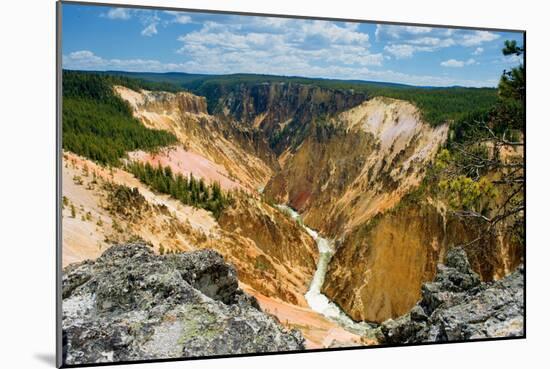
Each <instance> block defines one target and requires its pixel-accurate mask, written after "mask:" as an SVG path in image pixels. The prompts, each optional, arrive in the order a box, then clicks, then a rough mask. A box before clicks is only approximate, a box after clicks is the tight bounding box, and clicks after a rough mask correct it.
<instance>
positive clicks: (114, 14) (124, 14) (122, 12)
mask: <svg viewBox="0 0 550 369" xmlns="http://www.w3.org/2000/svg"><path fill="white" fill-rule="evenodd" d="M103 16H105V17H107V18H109V19H122V20H127V19H130V18H131V15H130V10H129V9H125V8H113V9H109V11H108V12H107V14H103Z"/></svg>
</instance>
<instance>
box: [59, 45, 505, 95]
mask: <svg viewBox="0 0 550 369" xmlns="http://www.w3.org/2000/svg"><path fill="white" fill-rule="evenodd" d="M267 55H269V54H267ZM247 57H249V55H245V56H239V54H238V53H234V54H232V55H231V56H227V57H226V58H224V60H221V61H219V60H215V59H213V60H205V61H204V62H198V61H195V60H190V61H187V62H185V63H162V62H160V61H158V60H150V59H105V58H102V57H100V56H97V55H95V54H94V53H93V52H91V51H89V50H80V51H75V52H72V53H70V54H68V55H63V68H66V69H80V70H124V71H129V72H187V73H202V72H205V71H207V72H209V73H234V72H235V70H232V69H231V68H230V67H229V68H228V67H227V65H225V64H224V63H226V62H227V61H231V60H233V61H238V62H242V61H244V59H246V58H247ZM285 63H289V64H288V65H290V66H291V67H290V68H287V64H285ZM247 65H248V66H249V67H248V69H246V70H243V71H242V72H248V73H266V70H268V71H269V73H271V74H279V75H299V76H305V77H323V78H339V79H350V76H353V78H354V79H362V80H371V81H382V82H399V83H408V84H411V85H422V86H450V85H461V86H472V87H484V86H492V87H494V86H496V84H497V83H498V79H493V80H468V79H457V78H452V77H447V76H429V75H413V74H406V73H402V72H395V71H392V70H371V69H369V68H367V67H356V66H338V65H334V64H333V65H329V66H325V67H322V66H312V65H310V64H308V63H307V62H304V60H302V59H300V58H299V57H296V56H291V55H286V56H285V55H278V56H276V57H274V59H273V62H272V63H271V64H270V65H268V66H267V69H266V66H264V65H260V64H256V63H248V64H247Z"/></svg>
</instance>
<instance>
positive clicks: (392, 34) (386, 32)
mask: <svg viewBox="0 0 550 369" xmlns="http://www.w3.org/2000/svg"><path fill="white" fill-rule="evenodd" d="M432 30H433V28H431V27H416V26H398V25H386V24H378V25H376V31H375V32H374V35H375V37H376V40H377V41H380V40H383V39H395V40H399V39H401V38H408V37H410V36H411V35H422V34H427V33H430V32H431V31H432Z"/></svg>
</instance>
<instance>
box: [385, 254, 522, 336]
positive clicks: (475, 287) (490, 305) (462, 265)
mask: <svg viewBox="0 0 550 369" xmlns="http://www.w3.org/2000/svg"><path fill="white" fill-rule="evenodd" d="M523 293H524V269H523V266H520V267H518V269H517V270H516V271H515V272H514V273H512V274H511V275H509V276H507V277H506V278H504V279H502V280H500V281H497V282H491V283H483V282H481V281H480V279H479V276H478V275H477V274H475V273H474V272H473V271H472V269H471V267H470V264H469V262H468V259H467V257H466V253H465V252H464V250H462V249H460V248H454V249H451V250H450V251H449V253H448V254H447V259H446V262H445V265H439V266H438V272H437V276H436V278H435V280H434V281H433V282H430V283H425V284H424V285H423V286H422V299H421V301H420V302H419V303H418V304H417V305H416V306H415V307H414V308H413V309H412V310H411V311H410V312H409V313H408V314H406V315H404V316H402V317H400V318H398V319H395V320H388V321H386V322H384V323H383V324H382V325H381V327H380V332H381V334H380V338H379V340H380V341H381V342H382V343H386V344H403V343H418V342H441V341H461V340H469V339H478V338H493V337H517V336H523V334H524V322H523V316H524V305H523V302H524V299H523Z"/></svg>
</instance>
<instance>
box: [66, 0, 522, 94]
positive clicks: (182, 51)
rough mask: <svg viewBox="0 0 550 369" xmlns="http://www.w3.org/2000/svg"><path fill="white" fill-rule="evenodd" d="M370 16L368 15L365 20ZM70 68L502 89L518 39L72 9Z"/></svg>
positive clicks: (446, 30)
mask: <svg viewBox="0 0 550 369" xmlns="http://www.w3.org/2000/svg"><path fill="white" fill-rule="evenodd" d="M364 16H365V17H368V14H365V15H364ZM62 19H63V34H62V39H63V41H62V42H63V44H62V48H63V59H62V60H63V68H67V69H83V70H124V71H140V72H187V73H207V74H230V73H263V74H276V75H285V76H305V77H323V78H337V79H361V80H370V81H383V82H398V83H407V84H412V85H424V86H428V85H429V86H451V85H462V86H474V87H481V86H490V87H493V86H496V84H497V83H498V79H499V77H500V74H501V73H502V71H503V70H504V69H507V68H510V67H511V66H514V65H517V64H518V63H519V62H520V60H519V58H517V57H514V56H508V57H505V56H503V55H502V53H501V49H502V46H503V43H504V40H512V39H513V40H517V41H518V43H519V44H522V34H521V33H513V32H494V31H475V30H461V29H450V28H430V27H413V26H398V25H382V24H375V23H351V22H333V21H319V20H302V19H287V18H276V17H253V16H240V15H225V14H208V13H194V12H171V11H163V10H149V9H133V8H116V7H104V6H92V5H77V4H64V5H63V18H62Z"/></svg>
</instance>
